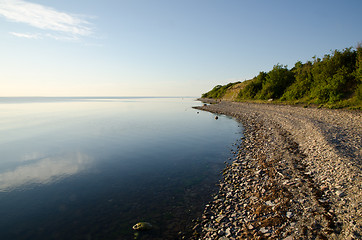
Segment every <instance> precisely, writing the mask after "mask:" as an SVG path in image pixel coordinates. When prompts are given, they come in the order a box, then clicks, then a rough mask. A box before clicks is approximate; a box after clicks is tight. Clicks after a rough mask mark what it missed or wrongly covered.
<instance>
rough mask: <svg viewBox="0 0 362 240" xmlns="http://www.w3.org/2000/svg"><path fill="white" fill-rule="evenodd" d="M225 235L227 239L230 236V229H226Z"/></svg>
mask: <svg viewBox="0 0 362 240" xmlns="http://www.w3.org/2000/svg"><path fill="white" fill-rule="evenodd" d="M225 235H226V236H227V237H229V236H230V235H231V231H230V228H227V229H226V230H225Z"/></svg>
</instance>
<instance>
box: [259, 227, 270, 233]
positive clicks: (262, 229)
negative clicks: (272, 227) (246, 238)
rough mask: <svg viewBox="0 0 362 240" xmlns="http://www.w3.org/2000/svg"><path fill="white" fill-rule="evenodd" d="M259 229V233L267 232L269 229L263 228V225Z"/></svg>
mask: <svg viewBox="0 0 362 240" xmlns="http://www.w3.org/2000/svg"><path fill="white" fill-rule="evenodd" d="M259 231H260V232H261V233H267V232H269V230H268V229H267V228H265V227H262V228H260V230H259Z"/></svg>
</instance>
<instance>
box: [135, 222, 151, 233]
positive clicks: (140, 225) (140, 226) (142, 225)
mask: <svg viewBox="0 0 362 240" xmlns="http://www.w3.org/2000/svg"><path fill="white" fill-rule="evenodd" d="M132 228H133V230H138V231H144V230H151V229H152V225H151V223H148V222H139V223H137V224H136V225H134V226H133V227H132Z"/></svg>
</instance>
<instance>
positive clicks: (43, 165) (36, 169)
mask: <svg viewBox="0 0 362 240" xmlns="http://www.w3.org/2000/svg"><path fill="white" fill-rule="evenodd" d="M90 161H91V157H89V156H88V155H85V154H83V153H79V152H78V153H74V154H69V155H66V156H61V157H47V158H42V159H39V160H37V161H34V162H32V163H31V164H26V165H22V166H20V167H17V168H15V169H14V170H10V171H7V172H3V173H0V191H7V190H10V189H12V188H16V187H19V186H21V185H24V184H29V183H33V184H34V183H35V184H47V183H51V182H53V181H55V180H58V179H60V178H63V177H67V176H69V175H74V174H76V173H78V172H80V171H82V170H84V169H85V168H86V167H87V165H88V163H89V162H90Z"/></svg>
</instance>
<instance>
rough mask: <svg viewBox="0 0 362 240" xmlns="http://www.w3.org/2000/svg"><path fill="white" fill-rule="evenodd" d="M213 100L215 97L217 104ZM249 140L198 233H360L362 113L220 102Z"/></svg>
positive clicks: (216, 109) (219, 109)
mask: <svg viewBox="0 0 362 240" xmlns="http://www.w3.org/2000/svg"><path fill="white" fill-rule="evenodd" d="M214 103H215V102H214ZM197 109H200V110H205V111H209V112H213V113H217V114H225V115H229V116H233V117H234V118H236V119H237V120H238V121H241V122H242V123H243V125H244V127H245V132H244V135H245V139H244V140H243V141H242V143H241V145H240V146H238V149H239V151H238V153H237V154H236V155H235V159H234V160H233V161H232V162H231V163H230V164H227V166H226V168H225V170H224V172H223V180H221V181H220V183H219V192H218V194H217V195H216V196H215V197H214V200H213V201H212V202H211V203H210V204H208V205H206V207H205V210H204V213H203V215H202V218H201V220H200V221H199V223H198V224H197V225H196V226H195V228H194V229H195V230H196V232H197V234H196V232H195V239H223V240H226V239H286V240H291V239H360V238H361V237H362V191H361V190H362V176H361V162H362V114H361V112H360V111H356V112H352V111H344V110H329V109H315V108H301V107H295V106H284V105H283V106H280V105H272V104H254V103H236V102H226V101H221V102H218V103H216V104H210V105H206V106H202V107H197Z"/></svg>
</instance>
